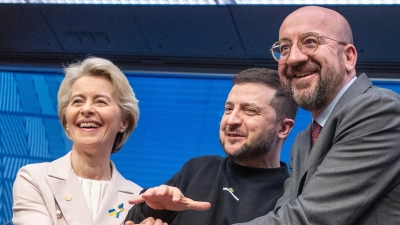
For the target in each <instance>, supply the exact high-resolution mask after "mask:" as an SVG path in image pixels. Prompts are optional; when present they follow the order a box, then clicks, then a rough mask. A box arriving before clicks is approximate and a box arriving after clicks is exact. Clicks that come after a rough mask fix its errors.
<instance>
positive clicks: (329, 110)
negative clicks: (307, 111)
mask: <svg viewBox="0 0 400 225" xmlns="http://www.w3.org/2000/svg"><path fill="white" fill-rule="evenodd" d="M356 79H357V77H356V76H354V77H353V78H352V79H351V80H350V81H349V82H347V84H346V85H344V86H343V87H342V89H340V91H339V93H338V94H337V95H336V97H335V98H334V99H333V101H332V102H331V103H329V105H328V106H327V107H326V108H325V109H324V110H322V112H321V113H320V114H319V115H318V116H317V118H313V119H314V120H315V121H317V123H318V124H319V125H321V126H322V127H324V125H325V123H326V121H327V120H328V117H329V115H331V113H332V111H333V108H335V105H336V104H337V102H338V101H339V99H340V98H341V97H342V96H343V94H344V92H346V91H347V89H349V87H350V85H351V84H352V83H353V82H354V81H355V80H356Z"/></svg>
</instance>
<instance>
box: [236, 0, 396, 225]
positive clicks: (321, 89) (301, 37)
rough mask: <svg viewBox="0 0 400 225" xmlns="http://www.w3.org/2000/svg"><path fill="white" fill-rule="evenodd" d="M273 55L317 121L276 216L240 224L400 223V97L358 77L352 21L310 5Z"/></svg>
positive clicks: (297, 150)
mask: <svg viewBox="0 0 400 225" xmlns="http://www.w3.org/2000/svg"><path fill="white" fill-rule="evenodd" d="M371 44H372V43H371ZM271 52H272V56H273V57H274V58H275V60H276V61H277V62H278V71H279V76H280V79H281V81H282V83H283V84H284V85H285V87H286V89H287V90H288V91H289V92H291V94H292V96H293V98H294V99H295V101H296V102H297V104H299V106H300V107H301V108H303V109H306V110H309V111H310V112H311V114H312V121H313V122H312V123H311V124H310V125H309V126H308V127H307V128H306V129H305V130H304V131H302V132H301V133H299V134H298V135H297V137H296V140H295V142H294V144H293V146H292V151H291V162H290V164H291V165H290V168H291V175H290V177H289V178H288V179H287V180H286V182H285V190H284V195H283V196H282V197H281V198H280V199H279V200H278V202H277V204H276V207H275V209H274V211H272V212H270V213H268V214H267V215H265V216H262V217H259V218H257V219H255V220H252V221H250V222H247V223H240V224H241V225H290V224H293V225H307V224H315V225H343V224H357V225H360V224H361V225H381V224H385V225H387V224H400V118H399V116H400V97H399V95H398V94H396V93H394V92H392V91H389V90H386V89H382V88H378V87H374V86H372V83H371V81H370V80H369V79H368V77H367V76H366V74H361V75H359V76H357V75H356V70H355V65H356V61H357V51H356V48H355V47H354V45H353V38H352V32H351V28H350V25H349V23H348V22H347V21H346V19H345V18H344V17H343V16H341V15H340V14H339V13H337V12H335V11H333V10H330V9H326V8H322V7H316V6H307V7H302V8H300V9H298V10H296V11H294V12H293V13H291V14H290V15H289V16H288V17H286V19H285V20H284V21H283V23H282V26H281V28H280V31H279V41H277V42H276V43H274V44H273V46H272V49H271ZM256 207H262V206H256Z"/></svg>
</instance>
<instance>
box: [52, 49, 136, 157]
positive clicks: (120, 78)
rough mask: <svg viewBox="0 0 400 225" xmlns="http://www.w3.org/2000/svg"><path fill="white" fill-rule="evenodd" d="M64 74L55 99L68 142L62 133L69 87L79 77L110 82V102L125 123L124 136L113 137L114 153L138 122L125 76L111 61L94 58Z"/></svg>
mask: <svg viewBox="0 0 400 225" xmlns="http://www.w3.org/2000/svg"><path fill="white" fill-rule="evenodd" d="M64 73H65V78H64V79H63V81H62V82H61V85H60V89H59V90H58V95H57V99H58V117H59V118H60V122H61V125H62V126H63V128H64V131H65V133H66V135H67V137H68V138H70V137H69V134H68V130H67V129H66V124H67V122H66V117H65V112H66V108H67V106H68V105H69V103H70V99H71V94H72V93H71V88H72V85H73V84H74V83H75V82H76V81H77V80H78V79H79V78H81V77H83V76H94V77H105V78H106V79H108V80H109V81H110V82H111V84H112V85H113V87H114V91H115V92H114V98H115V100H116V102H117V104H118V106H119V108H120V110H121V115H122V118H123V119H128V120H129V125H128V127H127V129H126V130H125V132H123V133H120V132H118V133H117V135H116V137H115V141H114V145H113V149H112V151H111V152H112V153H115V152H117V151H118V150H119V149H121V148H122V146H123V145H124V144H125V142H126V140H127V139H128V137H129V136H130V135H131V134H132V132H133V130H134V129H135V127H136V125H137V123H138V120H139V106H138V100H137V99H136V97H135V93H134V92H133V90H132V87H131V86H130V85H129V81H128V79H127V78H126V76H125V75H124V74H123V73H122V71H121V70H120V69H119V68H118V67H117V66H116V65H114V64H113V63H112V62H111V61H109V60H107V59H102V58H97V57H88V58H86V59H84V60H83V61H78V62H75V63H73V64H71V65H69V66H67V67H66V68H64Z"/></svg>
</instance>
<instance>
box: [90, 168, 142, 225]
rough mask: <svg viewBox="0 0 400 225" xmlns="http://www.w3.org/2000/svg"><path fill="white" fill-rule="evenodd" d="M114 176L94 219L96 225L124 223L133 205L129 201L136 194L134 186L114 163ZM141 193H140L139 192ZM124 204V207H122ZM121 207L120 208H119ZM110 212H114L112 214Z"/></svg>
mask: <svg viewBox="0 0 400 225" xmlns="http://www.w3.org/2000/svg"><path fill="white" fill-rule="evenodd" d="M112 170H113V175H112V178H111V180H110V183H109V185H108V187H107V191H106V194H105V195H104V197H103V199H102V200H101V203H100V206H99V210H98V211H97V214H96V215H95V217H94V220H93V223H94V224H119V223H122V222H123V221H124V219H125V217H126V215H127V213H128V211H129V209H130V208H131V207H132V205H130V204H129V202H128V200H130V199H132V197H133V194H139V193H134V191H136V190H133V187H132V184H131V183H130V182H128V181H127V180H125V178H123V177H122V175H121V174H120V173H119V172H118V171H117V170H116V169H115V166H114V164H113V163H112ZM138 192H139V191H138ZM121 204H122V205H121ZM119 206H120V207H119ZM110 210H112V211H114V212H112V213H111V214H110Z"/></svg>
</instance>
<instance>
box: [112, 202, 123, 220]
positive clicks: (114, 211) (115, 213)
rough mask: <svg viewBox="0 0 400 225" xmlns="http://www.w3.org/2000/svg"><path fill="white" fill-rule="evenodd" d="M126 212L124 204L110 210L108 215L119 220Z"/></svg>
mask: <svg viewBox="0 0 400 225" xmlns="http://www.w3.org/2000/svg"><path fill="white" fill-rule="evenodd" d="M123 210H124V203H121V204H119V205H118V206H117V207H115V208H113V209H110V210H108V215H110V216H112V217H115V218H119V214H120V212H122V211H123Z"/></svg>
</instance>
